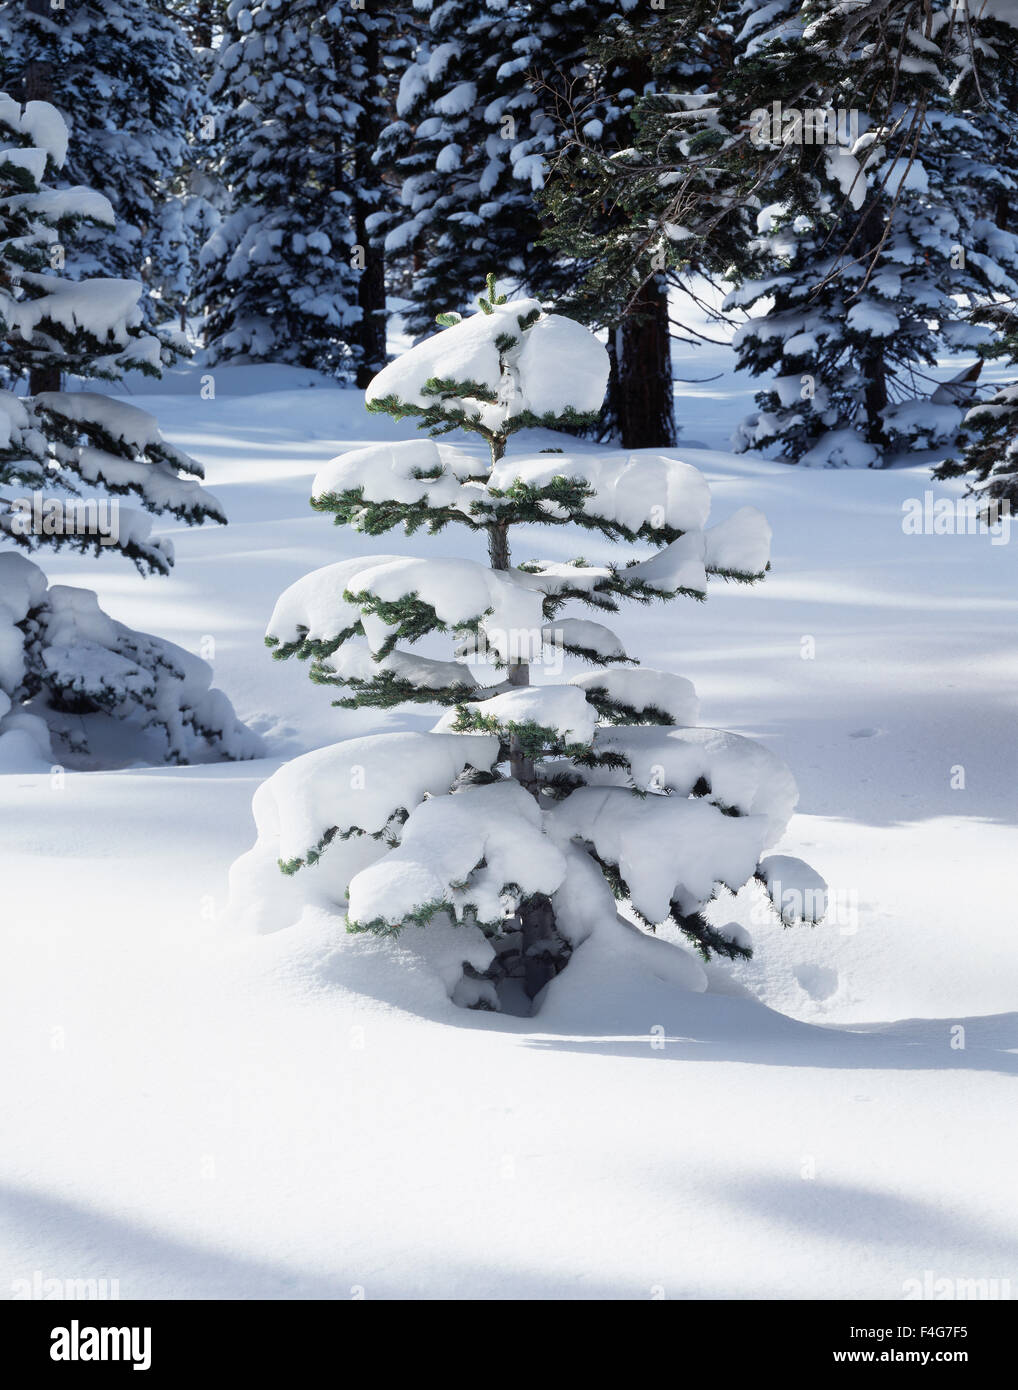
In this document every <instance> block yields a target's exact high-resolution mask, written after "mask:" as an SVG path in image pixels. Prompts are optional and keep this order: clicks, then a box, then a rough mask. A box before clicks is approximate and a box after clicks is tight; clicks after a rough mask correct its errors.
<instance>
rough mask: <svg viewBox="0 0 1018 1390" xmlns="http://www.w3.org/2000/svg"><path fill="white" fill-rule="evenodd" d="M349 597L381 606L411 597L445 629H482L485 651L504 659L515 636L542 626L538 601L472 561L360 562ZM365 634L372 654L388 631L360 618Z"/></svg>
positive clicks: (367, 616)
mask: <svg viewBox="0 0 1018 1390" xmlns="http://www.w3.org/2000/svg"><path fill="white" fill-rule="evenodd" d="M349 588H350V590H351V592H352V593H362V592H363V593H368V594H371V595H372V596H373V597H374V598H377V599H380V600H382V601H383V602H385V603H395V602H398V601H399V600H400V599H404V598H409V597H411V596H414V597H416V598H418V599H419V600H420V601H421V602H423V603H426V604H428V605H430V607H432V608H433V609H434V610H435V615H436V617H437V618H438V619H439V621H440V622H442V623H444V624H445V625H446V626H447V627H457V626H469V625H471V624H472V623H474V622H475V621H477V620H478V619H481V623H480V626H481V628H482V630H483V631H484V633H485V635H486V637H487V639H488V643H489V645H490V646H491V647H492V648H493V649H494V650H495V651H497V652H498V654H499V656H501V657H503V658H504V659H508V658H509V656H510V655H511V653H512V650H513V648H514V644H515V637H514V634H518V633H524V632H537V631H539V630H540V628H541V625H542V622H543V608H542V603H541V595H540V594H539V593H534V592H532V591H529V590H527V589H524V588H523V587H522V586H521V585H519V584H517V583H516V582H515V581H514V580H513V579H512V578H510V577H509V576H508V575H507V574H505V573H502V572H499V571H497V570H491V569H489V568H488V567H487V566H486V565H482V564H479V563H478V562H477V561H476V560H452V559H442V560H422V559H416V558H414V557H413V556H401V557H399V558H398V559H388V560H386V561H385V562H383V563H379V562H378V561H377V560H376V561H373V562H370V563H368V564H367V565H365V564H364V562H362V568H361V571H360V572H359V573H355V574H353V575H352V576H351V578H350V582H349ZM361 622H362V623H363V626H364V634H365V636H366V637H367V639H368V642H369V644H370V646H371V648H372V650H373V651H378V650H379V649H380V648H381V647H382V646H383V645H384V643H385V641H386V640H387V639H388V638H389V636H390V634H391V632H392V628H391V627H390V626H389V624H388V623H386V622H385V621H384V619H382V618H381V617H379V616H378V615H377V614H373V613H362V615H361Z"/></svg>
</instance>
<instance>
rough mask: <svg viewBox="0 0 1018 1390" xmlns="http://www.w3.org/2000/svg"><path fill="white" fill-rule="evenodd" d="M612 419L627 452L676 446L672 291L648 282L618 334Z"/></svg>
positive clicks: (654, 281) (657, 280)
mask: <svg viewBox="0 0 1018 1390" xmlns="http://www.w3.org/2000/svg"><path fill="white" fill-rule="evenodd" d="M613 357H614V367H615V374H616V380H615V382H614V383H613V386H614V397H615V399H614V401H613V402H612V403H611V405H612V414H613V415H614V417H615V422H616V426H617V429H618V432H619V438H620V441H621V443H622V447H623V448H624V449H652V448H656V447H659V446H670V445H672V444H674V443H675V404H674V393H673V387H672V360H671V333H670V327H669V322H668V287H667V284H666V282H665V280H664V277H663V276H660V275H655V276H653V277H652V278H651V279H650V280H648V281H647V283H646V285H644V287H643V289H642V290H641V292H640V298H639V299H638V300H637V302H636V303H635V304H634V306H633V308H632V310H631V311H630V313H628V314H627V315H626V317H625V318H624V319H623V320H622V322H621V324H620V325H619V327H618V329H617V331H616V334H615V353H614V354H613Z"/></svg>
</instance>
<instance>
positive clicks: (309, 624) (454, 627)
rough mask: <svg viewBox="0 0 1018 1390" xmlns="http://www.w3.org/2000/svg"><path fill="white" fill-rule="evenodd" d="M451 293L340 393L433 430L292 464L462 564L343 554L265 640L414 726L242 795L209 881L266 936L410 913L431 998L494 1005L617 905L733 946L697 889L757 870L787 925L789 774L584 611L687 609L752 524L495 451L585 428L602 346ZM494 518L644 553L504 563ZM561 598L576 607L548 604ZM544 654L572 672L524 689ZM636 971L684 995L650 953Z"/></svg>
mask: <svg viewBox="0 0 1018 1390" xmlns="http://www.w3.org/2000/svg"><path fill="white" fill-rule="evenodd" d="M479 302H480V312H478V313H475V314H473V315H470V316H468V317H466V318H460V316H459V315H458V314H456V313H452V314H449V315H448V316H446V317H445V326H444V327H443V329H442V331H441V332H439V333H437V334H435V335H433V336H432V337H430V338H428V339H426V340H425V341H424V342H422V343H420V344H419V345H418V346H417V347H415V348H413V349H411V350H410V351H409V352H407V353H405V354H404V355H403V356H402V357H400V358H398V359H397V360H396V361H394V362H392V363H390V364H389V366H387V367H386V368H385V369H384V370H383V371H382V372H381V373H380V374H379V375H378V376H377V377H376V378H375V380H374V381H373V382H372V383H371V385H370V387H369V388H368V390H367V393H366V401H367V405H368V409H369V410H373V411H384V412H387V413H389V414H391V415H393V416H394V417H395V418H397V419H403V418H408V419H414V420H416V421H417V423H418V426H419V427H420V428H422V429H427V430H429V431H430V433H431V436H432V437H429V438H418V439H414V440H410V441H407V442H405V443H398V444H382V445H372V446H369V447H368V448H364V449H358V450H355V451H353V452H351V453H347V454H344V455H341V456H340V457H339V458H337V459H335V460H333V461H332V462H331V463H329V464H327V465H326V466H325V467H324V468H323V469H322V470H321V471H320V473H319V474H318V476H317V477H316V479H315V481H314V484H313V488H312V505H313V506H314V507H316V508H317V509H318V510H319V511H322V512H325V513H330V514H332V515H333V516H334V518H335V521H336V522H337V523H338V524H344V525H352V526H353V527H355V528H356V529H357V530H359V531H360V532H362V533H365V534H367V535H381V534H384V533H385V532H388V531H390V530H392V529H394V528H398V527H402V528H403V529H404V530H405V531H406V532H407V533H411V534H412V533H416V532H418V531H420V530H422V529H426V530H427V531H429V532H431V533H436V532H441V531H442V530H444V529H445V527H447V526H450V525H458V526H462V527H464V528H465V529H466V530H467V531H468V532H469V533H472V534H475V535H476V536H477V538H478V539H479V540H482V541H484V542H485V543H486V548H487V557H486V559H487V563H485V562H483V561H482V560H479V559H476V560H475V559H452V558H445V559H441V558H439V559H435V558H428V559H424V558H416V557H413V556H408V555H387V554H375V555H364V554H361V555H358V556H355V557H353V558H351V559H347V560H341V561H339V562H338V563H336V564H332V565H328V566H326V567H325V568H324V569H320V570H316V571H314V572H313V573H311V574H309V575H307V576H305V577H304V578H303V579H300V580H298V581H297V583H295V584H294V585H292V586H291V588H289V589H288V590H287V591H286V592H285V593H284V594H283V595H282V597H281V598H280V599H279V601H278V603H277V605H276V608H275V611H274V612H273V614H272V618H271V620H270V622H269V627H268V633H267V637H266V640H267V642H268V644H269V646H270V647H271V648H272V650H273V653H274V655H276V656H277V657H282V658H286V657H292V656H297V657H298V658H301V659H304V660H308V661H309V663H310V675H311V678H312V680H314V681H315V682H317V683H321V684H323V685H326V686H329V687H332V688H335V689H337V690H338V691H339V692H340V694H339V699H338V700H337V703H338V704H341V705H345V706H350V707H357V706H364V705H367V706H377V707H389V706H394V705H397V704H402V703H405V702H412V703H415V704H420V705H424V706H439V707H442V706H444V707H445V712H444V713H443V714H442V716H441V717H440V718H439V720H438V722H437V723H436V724H435V725H434V727H433V728H432V730H431V731H429V732H403V733H383V734H375V735H371V736H368V737H365V738H354V739H350V740H347V741H346V742H344V743H340V744H337V745H335V746H333V747H328V748H323V749H319V750H317V751H315V752H313V753H309V754H306V755H305V756H303V757H300V758H297V759H296V760H295V761H293V762H291V763H289V764H287V765H286V766H285V767H283V768H281V769H280V770H279V771H278V772H277V773H276V774H275V775H274V776H273V777H271V778H270V779H269V780H268V781H267V782H266V783H264V784H263V786H262V787H261V788H260V789H259V791H258V793H257V795H256V798H255V806H254V809H255V817H256V821H257V824H258V831H259V838H258V842H257V844H256V845H255V847H254V849H252V850H251V851H250V852H249V853H248V854H247V855H245V856H244V857H243V858H242V859H241V860H240V861H238V863H237V864H236V865H235V866H234V870H233V874H232V891H233V900H234V906H235V909H236V910H239V911H241V912H242V913H244V914H250V915H252V916H253V917H254V919H255V921H256V922H257V923H258V924H259V925H260V926H262V927H263V928H267V929H270V930H271V929H275V928H277V927H279V926H282V925H285V924H286V922H287V921H293V920H294V914H296V915H297V916H299V915H300V914H301V910H302V909H301V907H300V903H302V902H303V903H313V904H317V905H318V906H323V905H324V906H326V907H327V908H330V909H331V910H332V911H333V912H335V911H337V910H343V911H345V915H346V919H347V924H348V926H349V928H350V929H351V930H353V931H371V932H376V933H381V934H383V935H384V934H392V933H397V932H399V931H401V930H410V931H415V930H417V929H421V928H423V929H425V930H426V932H427V933H430V934H434V936H435V938H436V939H437V940H438V942H439V943H440V945H439V946H438V948H437V949H438V951H439V954H440V955H441V957H442V960H443V961H444V964H443V966H442V971H443V976H444V978H445V980H446V984H447V987H448V989H449V992H450V993H451V994H452V997H453V998H454V999H456V1000H457V1001H458V1002H460V1003H463V1004H467V1005H472V1006H478V1007H485V1008H499V1007H502V1006H503V1005H504V1006H505V1007H510V1008H514V1009H515V1011H517V1012H521V1011H524V1010H525V1009H526V1008H528V1007H530V1001H533V1000H534V999H535V998H536V997H537V995H538V994H539V993H540V992H541V990H542V989H543V988H544V986H545V985H546V984H547V983H548V982H549V981H550V980H551V979H552V978H553V977H554V976H555V975H556V973H558V971H559V970H561V969H562V968H563V966H564V965H565V964H566V962H567V961H568V959H569V957H570V956H571V954H572V953H573V951H575V950H576V949H578V948H580V949H582V946H583V943H584V942H585V941H587V940H588V939H590V938H592V937H596V938H597V939H598V940H599V941H600V943H601V945H602V946H605V945H606V943H607V946H608V949H612V950H615V949H618V950H620V951H622V952H623V953H624V952H625V950H626V948H627V947H629V948H630V949H631V950H632V951H636V952H639V951H640V950H642V949H643V947H644V945H645V944H646V942H645V938H644V937H643V934H642V932H641V931H640V929H639V928H637V927H635V926H634V925H633V924H632V923H630V922H629V921H628V920H626V919H624V918H622V917H620V916H619V915H618V902H620V901H621V902H623V903H627V904H629V906H630V907H631V909H632V915H633V917H634V918H635V920H636V922H638V923H640V924H641V925H642V927H643V928H646V929H651V930H652V929H654V928H657V927H666V924H667V930H668V931H670V932H672V933H674V935H675V936H676V937H677V938H678V939H680V940H685V941H686V942H689V943H692V944H693V945H694V946H695V947H696V948H697V950H698V951H699V952H700V954H701V955H702V956H703V957H704V958H709V957H710V956H711V955H712V954H715V953H717V954H720V955H723V956H728V957H731V958H735V957H738V956H745V955H748V954H749V951H750V947H749V944H748V939H747V937H746V934H745V933H744V931H743V929H742V928H741V927H740V926H738V925H737V924H735V923H732V922H726V921H725V920H724V914H723V912H720V909H719V907H718V906H715V907H711V905H712V904H715V905H716V904H718V903H719V900H722V899H724V897H725V895H726V894H727V893H728V892H733V893H734V892H736V891H738V890H739V889H740V888H742V887H743V886H744V885H745V884H746V883H748V882H750V881H751V880H753V879H758V880H760V881H761V883H763V884H766V885H767V886H768V888H769V890H770V892H771V893H772V895H773V898H774V900H775V901H776V903H777V907H778V910H779V911H780V912H781V914H782V916H783V917H784V919H785V920H786V921H792V920H799V919H801V918H802V917H803V916H804V915H805V916H806V917H809V918H810V919H813V918H815V917H817V916H819V915H821V914H822V911H823V899H824V885H823V883H822V880H820V879H819V878H818V877H817V875H816V874H815V873H814V871H812V870H811V869H809V868H808V866H806V865H804V864H802V863H801V861H798V860H794V859H791V858H786V857H784V856H768V855H766V853H765V851H766V850H767V849H768V848H770V847H771V846H773V845H774V844H775V842H776V841H777V839H778V838H779V837H780V835H781V834H782V832H783V830H784V828H785V826H786V824H787V822H788V819H789V817H790V816H791V813H792V810H793V808H794V806H795V803H796V799H797V793H796V789H795V783H794V781H793V779H792V777H791V774H790V773H789V771H788V769H787V768H786V767H785V766H784V765H783V764H782V763H781V761H780V760H779V759H778V758H777V757H776V756H775V755H774V754H773V753H771V752H770V751H769V750H767V749H765V748H763V747H762V746H760V745H759V744H756V743H753V742H751V741H750V740H748V739H745V738H741V737H737V736H735V735H733V734H728V733H723V732H720V731H717V730H713V729H705V728H700V727H697V725H696V718H697V704H696V698H695V692H694V690H693V687H692V685H691V684H690V682H689V681H688V680H686V679H684V678H683V677H681V676H679V675H674V674H672V673H670V672H664V671H651V670H646V669H642V668H639V667H638V664H637V663H636V662H635V661H634V660H633V659H632V658H631V657H629V656H628V655H627V653H626V651H625V648H624V646H623V644H622V642H621V640H620V638H619V637H618V636H617V634H616V633H615V632H613V631H612V630H611V628H609V627H608V626H607V625H606V624H605V623H604V622H602V621H599V620H600V619H602V618H605V617H607V616H608V615H610V614H612V613H614V612H615V611H617V610H618V609H619V607H620V606H621V605H622V604H623V603H624V602H626V601H627V600H633V601H636V602H640V603H650V602H655V601H660V602H665V601H668V600H670V599H675V598H678V597H687V598H691V599H694V600H702V599H703V598H705V597H706V593H707V584H708V576H719V577H722V578H723V579H727V580H732V581H738V582H745V583H752V582H754V581H756V580H758V579H760V578H762V577H763V575H764V573H765V571H766V570H767V568H768V567H769V560H768V552H769V545H770V528H769V527H768V524H767V521H766V519H765V518H764V517H763V515H762V514H761V513H760V512H758V511H757V510H755V509H754V508H751V507H743V508H741V509H739V510H737V511H735V512H733V513H732V514H731V515H729V516H728V517H726V518H725V519H724V520H723V521H721V522H720V523H718V524H716V525H714V526H710V527H708V526H707V524H706V523H707V519H708V513H709V510H710V491H709V488H708V486H707V483H706V481H705V479H704V478H703V476H702V475H701V474H700V473H699V472H698V471H697V470H696V469H695V468H693V467H691V466H690V465H688V464H685V463H682V462H679V461H678V460H676V459H673V458H669V457H663V456H658V457H654V456H648V455H646V454H642V455H627V454H626V453H624V452H616V451H611V450H600V451H595V450H588V451H587V452H577V453H570V454H564V453H562V452H560V451H558V450H557V449H551V450H545V451H542V452H538V453H527V452H521V453H519V454H509V453H507V452H506V445H507V443H508V441H509V439H510V438H511V436H512V435H514V434H515V433H516V432H517V431H519V430H521V429H524V428H527V427H531V426H545V427H549V426H550V427H556V426H560V425H562V424H563V423H568V424H570V425H576V424H578V423H581V422H582V421H584V420H586V419H590V418H592V417H594V416H596V413H597V411H598V410H599V408H600V405H601V401H602V397H603V394H604V390H605V386H606V383H607V378H608V357H607V353H606V351H605V348H604V347H603V345H602V344H601V343H600V342H598V340H597V339H596V338H595V337H594V335H593V334H591V333H590V332H589V331H588V330H587V329H586V328H584V327H582V326H581V325H580V324H578V323H576V322H575V321H573V320H570V319H568V318H565V317H563V316H560V315H558V314H555V313H549V312H546V311H545V310H544V309H543V308H542V307H541V305H540V304H539V303H538V302H537V301H536V300H533V299H516V300H508V301H507V300H506V298H505V297H504V296H500V295H497V294H496V293H495V281H494V276H490V277H489V281H488V290H487V293H486V295H483V296H482V297H481V299H480V301H479ZM456 428H462V429H464V430H467V431H472V432H474V433H476V434H478V435H480V436H481V437H482V438H483V439H484V440H485V441H486V443H487V445H488V456H487V457H486V458H481V457H478V454H477V453H476V452H470V451H468V450H466V449H463V448H460V447H457V446H453V445H449V444H444V443H439V442H436V439H435V438H434V436H441V435H443V434H446V433H448V432H450V431H452V430H454V429H456ZM521 525H528V526H533V525H547V526H555V527H562V526H567V525H569V526H577V527H580V528H582V529H585V530H587V531H590V532H591V533H593V534H596V535H598V536H599V537H602V538H607V539H609V540H611V541H613V542H616V543H619V544H620V545H624V546H627V547H637V546H640V547H641V548H642V553H639V554H633V553H632V552H630V555H629V557H628V558H627V559H625V560H621V561H620V562H619V563H618V564H605V565H592V564H588V563H587V562H586V561H585V560H584V559H582V558H575V559H572V560H568V559H567V560H564V561H561V562H549V561H526V560H524V561H521V560H520V559H519V558H514V556H513V536H514V529H515V528H516V527H518V526H521ZM571 605H581V606H582V607H584V608H586V609H587V610H588V611H592V612H593V614H595V615H596V618H597V619H598V620H595V619H594V618H592V617H583V616H573V615H567V614H566V613H565V611H564V610H566V609H567V608H568V607H569V606H571ZM449 643H451V644H452V646H453V650H452V651H449V650H448V649H447V650H445V651H444V652H443V651H442V647H443V646H444V645H445V644H449ZM422 645H423V650H417V649H418V647H420V646H422ZM567 658H575V659H577V660H578V661H580V662H582V663H583V664H584V665H585V666H587V667H589V668H591V669H590V670H588V671H585V672H581V673H579V674H576V675H574V676H572V677H571V678H569V679H567V680H564V679H560V680H559V681H558V682H555V681H553V680H552V681H547V682H546V681H544V680H543V679H537V680H533V679H532V676H537V677H541V676H543V675H544V674H545V672H544V671H543V669H542V668H543V667H545V666H547V667H549V668H550V670H549V671H548V674H550V675H552V676H554V675H556V674H558V673H559V672H560V671H561V669H562V663H563V662H564V660H565V659H567ZM634 668H635V669H634ZM280 868H281V869H282V870H283V875H282V876H281V875H280V874H279V869H280ZM287 914H289V915H287ZM719 914H720V915H719ZM661 945H662V943H655V946H657V947H660V946H661ZM664 955H667V956H668V959H667V960H665V959H664ZM669 962H670V964H669ZM659 964H660V965H661V968H662V969H663V970H664V971H665V972H666V973H667V972H669V971H670V972H671V977H672V978H676V979H679V980H681V982H682V983H683V984H685V985H687V986H689V987H692V988H701V989H702V988H704V987H705V981H704V977H703V975H702V971H701V970H700V968H699V966H698V965H697V963H696V962H695V960H694V959H693V958H692V957H689V956H688V955H686V954H685V953H684V952H682V951H681V950H676V949H675V947H674V946H669V947H667V948H665V950H664V953H663V954H662V956H661V957H660V958H659ZM514 997H515V1004H514V1003H513V999H514ZM524 1001H526V1002H524Z"/></svg>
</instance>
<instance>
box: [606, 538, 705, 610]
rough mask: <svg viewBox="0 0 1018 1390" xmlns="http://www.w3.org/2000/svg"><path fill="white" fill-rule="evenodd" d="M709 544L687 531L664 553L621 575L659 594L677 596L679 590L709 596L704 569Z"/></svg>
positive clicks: (642, 561)
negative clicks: (673, 594)
mask: <svg viewBox="0 0 1018 1390" xmlns="http://www.w3.org/2000/svg"><path fill="white" fill-rule="evenodd" d="M705 559H706V541H705V538H704V533H703V532H702V531H687V532H686V534H685V535H684V536H680V537H679V539H678V540H677V541H672V543H671V545H666V546H665V548H664V550H659V551H658V553H657V554H656V555H652V556H651V557H650V559H649V560H641V561H639V563H638V564H635V565H627V566H626V568H625V569H624V570H622V571H621V575H622V578H623V579H627V580H633V579H639V580H641V581H642V582H643V583H644V584H646V585H647V587H648V588H650V589H656V590H658V592H659V593H663V594H668V593H675V592H676V591H677V590H679V589H690V590H692V591H693V592H694V593H697V594H706V592H707V570H706V568H705Z"/></svg>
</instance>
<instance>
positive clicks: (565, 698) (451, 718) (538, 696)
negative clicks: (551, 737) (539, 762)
mask: <svg viewBox="0 0 1018 1390" xmlns="http://www.w3.org/2000/svg"><path fill="white" fill-rule="evenodd" d="M466 708H467V710H468V711H469V712H470V713H475V712H476V713H477V714H479V715H482V716H483V717H485V718H486V719H494V720H495V721H496V723H497V724H498V726H499V728H500V729H501V730H503V731H506V732H508V731H509V730H510V728H511V726H519V725H522V724H539V725H540V726H541V728H542V729H554V730H555V733H556V735H557V736H558V737H559V738H560V739H561V740H562V741H563V742H564V743H589V742H590V741H591V739H592V738H593V737H594V729H595V727H596V725H597V714H596V712H595V710H594V708H593V706H592V705H590V704H589V703H588V702H587V698H586V696H585V695H584V694H583V691H582V690H577V689H576V688H575V687H574V686H571V685H528V686H522V687H520V688H518V689H516V690H507V691H505V693H504V694H502V695H493V696H492V697H491V699H489V700H474V701H471V702H470V703H468V704H467V706H466ZM458 717H459V715H458V711H457V710H455V709H451V710H447V711H446V713H445V714H444V715H443V716H442V718H441V719H440V720H439V721H438V723H437V724H436V725H435V730H436V732H445V731H447V730H450V729H451V728H452V726H453V725H454V724H455V722H456V720H457V718H458Z"/></svg>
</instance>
